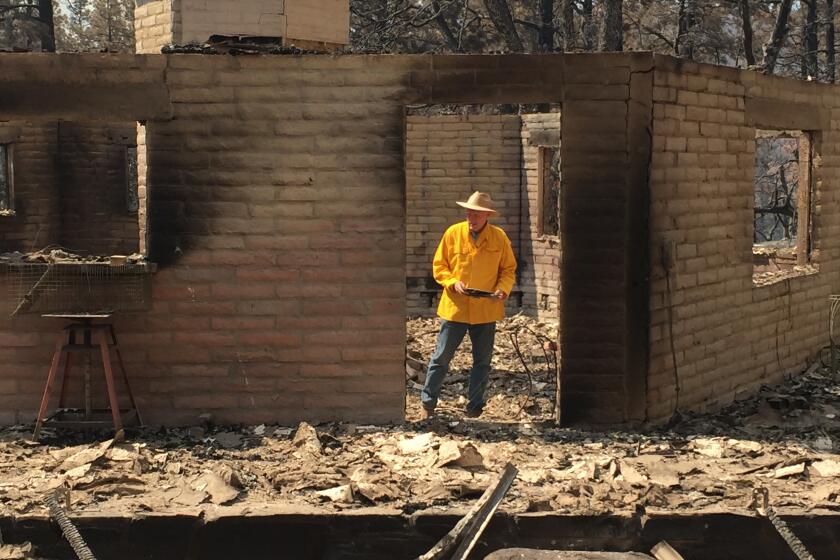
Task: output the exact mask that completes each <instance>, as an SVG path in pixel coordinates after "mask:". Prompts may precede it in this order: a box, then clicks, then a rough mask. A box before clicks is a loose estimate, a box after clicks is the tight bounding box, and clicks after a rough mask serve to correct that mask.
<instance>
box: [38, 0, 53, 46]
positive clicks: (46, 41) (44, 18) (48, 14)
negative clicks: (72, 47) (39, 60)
mask: <svg viewBox="0 0 840 560" xmlns="http://www.w3.org/2000/svg"><path fill="white" fill-rule="evenodd" d="M38 21H40V22H41V23H42V24H44V29H43V31H41V50H42V51H45V52H55V22H54V21H53V5H52V0H38Z"/></svg>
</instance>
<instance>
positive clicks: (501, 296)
mask: <svg viewBox="0 0 840 560" xmlns="http://www.w3.org/2000/svg"><path fill="white" fill-rule="evenodd" d="M493 297H494V298H496V299H500V300H502V301H505V300H506V299H507V297H508V295H507V294H506V293H504V292H503V291H502V290H496V291H495V292H494V293H493Z"/></svg>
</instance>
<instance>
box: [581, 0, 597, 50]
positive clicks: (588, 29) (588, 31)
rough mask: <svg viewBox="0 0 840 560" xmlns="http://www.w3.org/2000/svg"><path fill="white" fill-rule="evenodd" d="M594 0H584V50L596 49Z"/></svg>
mask: <svg viewBox="0 0 840 560" xmlns="http://www.w3.org/2000/svg"><path fill="white" fill-rule="evenodd" d="M592 7H593V6H592V0H583V50H585V51H587V52H590V51H594V50H595V22H594V21H593V19H592Z"/></svg>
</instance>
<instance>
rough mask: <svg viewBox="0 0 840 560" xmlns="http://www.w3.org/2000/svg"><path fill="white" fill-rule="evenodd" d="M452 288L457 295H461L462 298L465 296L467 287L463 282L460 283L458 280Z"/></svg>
mask: <svg viewBox="0 0 840 560" xmlns="http://www.w3.org/2000/svg"><path fill="white" fill-rule="evenodd" d="M452 288H453V289H454V290H455V291H456V292H457V293H459V294H461V295H462V296H465V295H467V285H466V284H464V283H463V282H461V281H460V280H459V281H458V282H455V283H454V284H453V285H452Z"/></svg>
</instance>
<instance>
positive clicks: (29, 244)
mask: <svg viewBox="0 0 840 560" xmlns="http://www.w3.org/2000/svg"><path fill="white" fill-rule="evenodd" d="M57 138H58V126H57V125H56V123H55V122H52V123H49V122H43V123H38V122H25V121H0V144H2V145H4V146H6V147H7V150H8V151H7V152H6V153H5V154H4V155H6V156H7V157H8V162H0V164H4V163H8V164H10V167H9V172H10V173H9V179H10V184H11V188H12V193H11V198H12V211H11V212H8V213H4V214H0V253H3V252H9V251H32V250H36V249H40V248H42V247H46V246H47V245H50V244H53V243H58V241H59V238H60V233H61V228H60V226H61V220H60V214H59V197H58V176H57V172H56V167H55V159H56V153H57V145H58V144H57Z"/></svg>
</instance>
